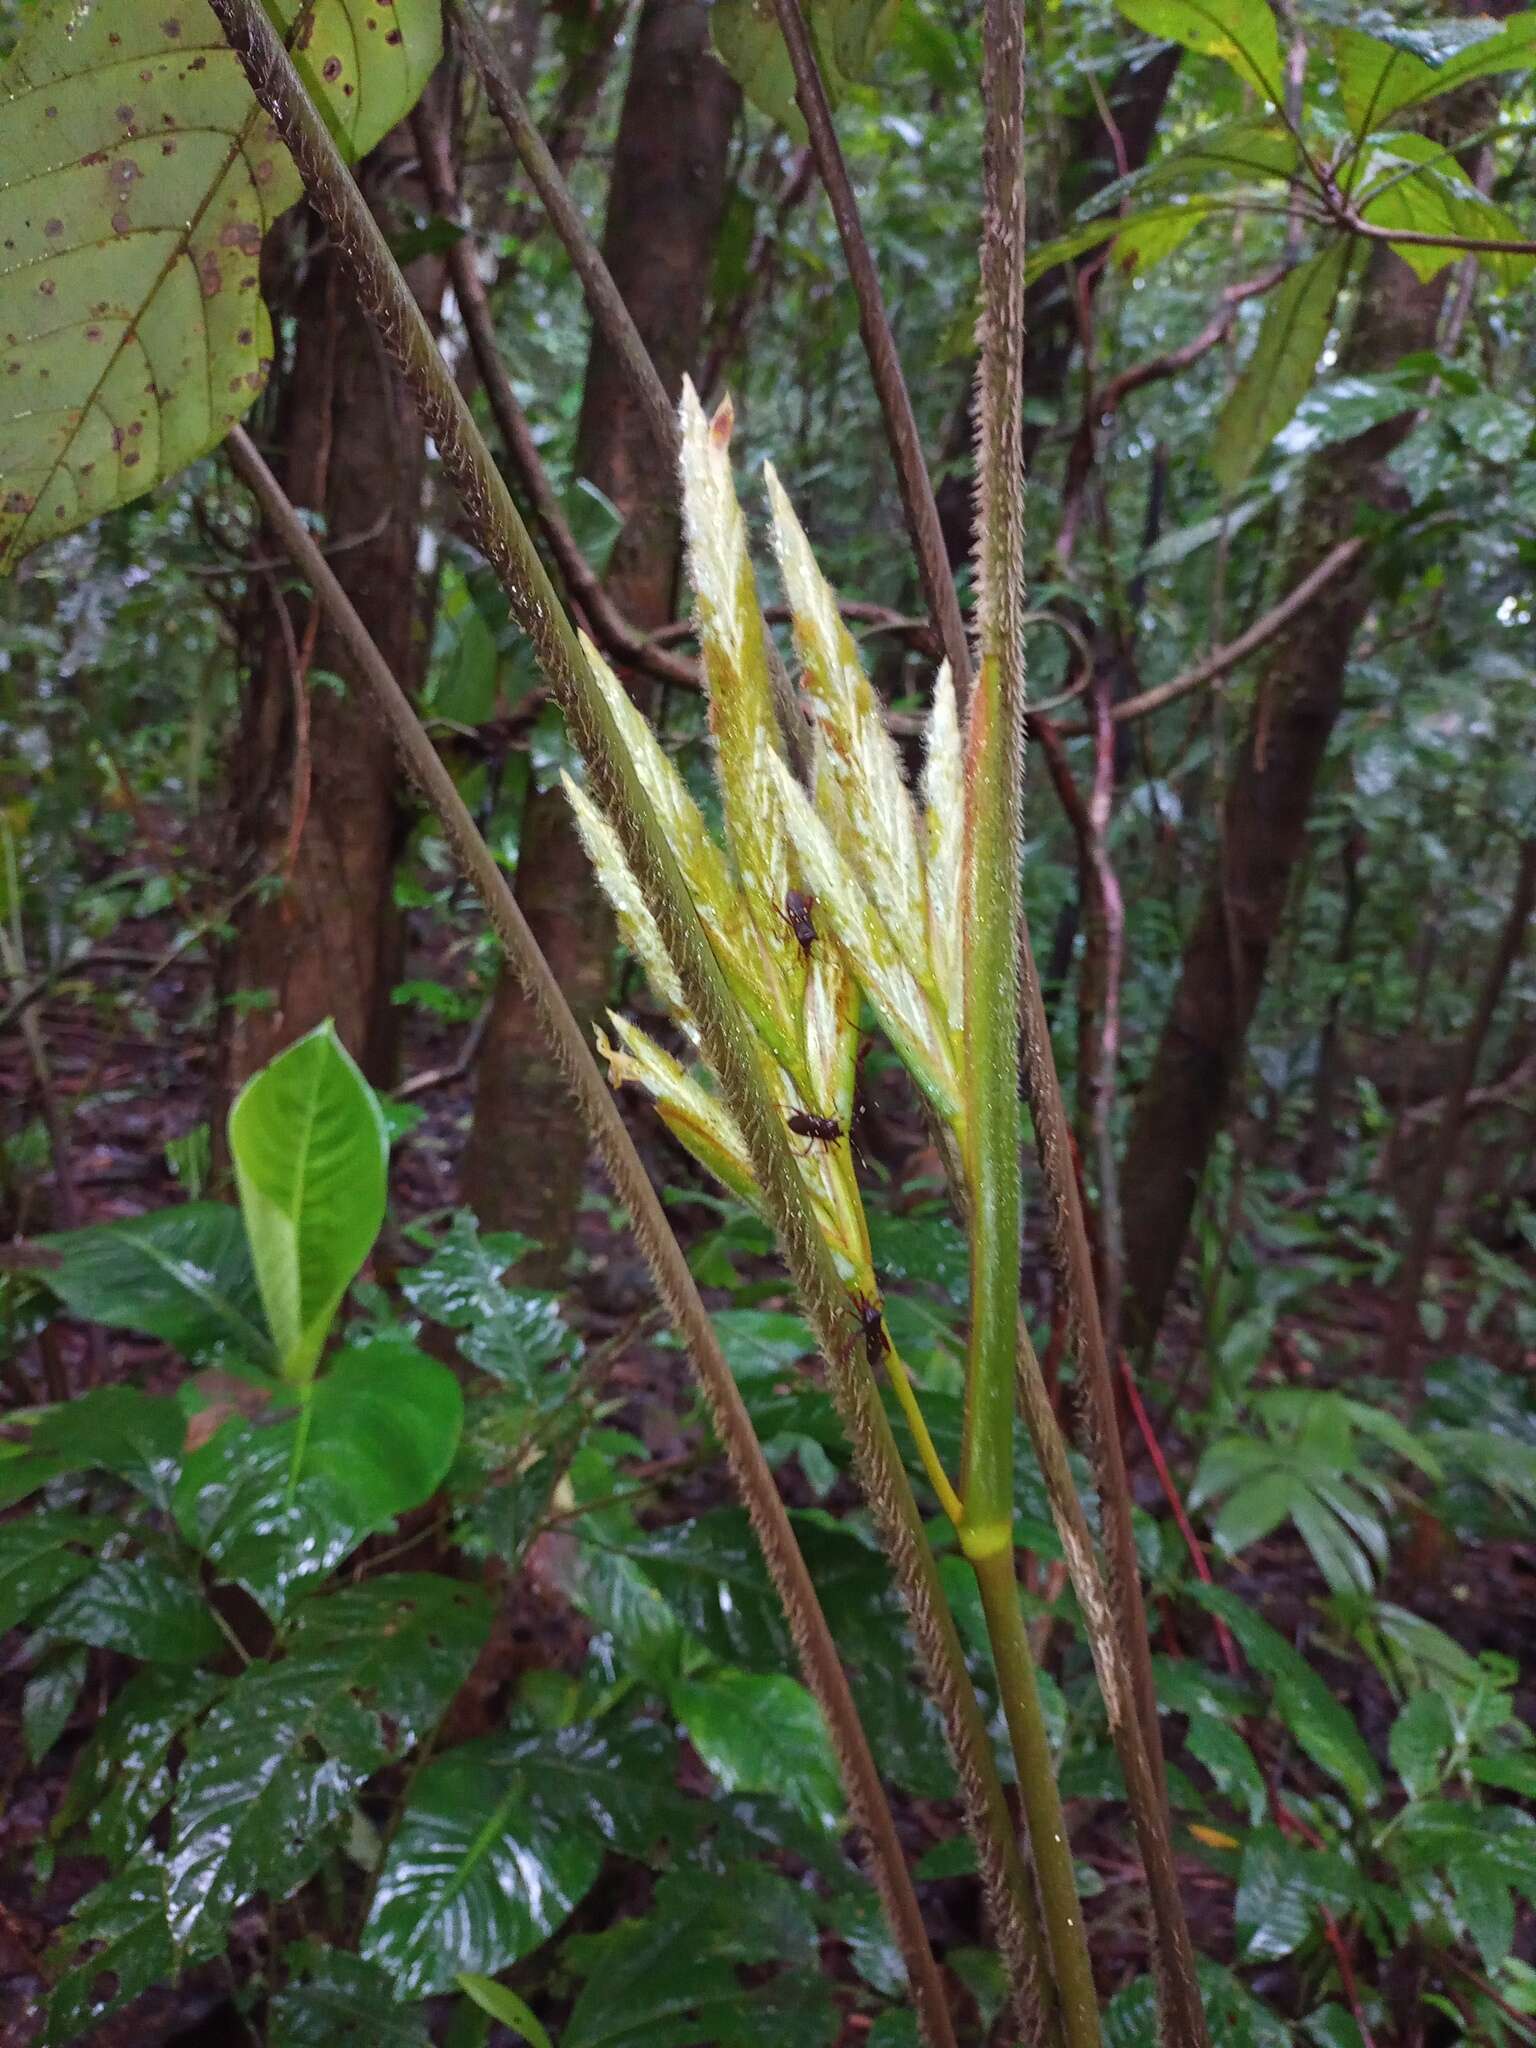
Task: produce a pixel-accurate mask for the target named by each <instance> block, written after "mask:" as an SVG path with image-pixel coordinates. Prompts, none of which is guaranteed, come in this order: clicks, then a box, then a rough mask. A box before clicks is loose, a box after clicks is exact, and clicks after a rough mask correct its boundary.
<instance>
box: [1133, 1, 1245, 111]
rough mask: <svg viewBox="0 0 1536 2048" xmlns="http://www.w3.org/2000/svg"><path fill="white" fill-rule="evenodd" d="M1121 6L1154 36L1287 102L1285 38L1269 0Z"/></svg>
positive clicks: (1147, 2)
mask: <svg viewBox="0 0 1536 2048" xmlns="http://www.w3.org/2000/svg"><path fill="white" fill-rule="evenodd" d="M1119 7H1120V12H1121V13H1122V14H1123V15H1124V16H1125V17H1126V19H1127V20H1128V21H1133V22H1134V23H1135V24H1136V26H1137V28H1142V29H1145V30H1146V31H1147V33H1148V35H1153V36H1164V37H1166V38H1167V40H1168V41H1169V42H1171V43H1182V44H1183V46H1184V48H1185V49H1186V50H1195V51H1198V53H1199V54H1200V55H1201V56H1202V57H1219V58H1220V59H1221V60H1222V62H1223V63H1224V64H1230V65H1231V67H1232V69H1233V70H1234V71H1235V72H1236V73H1237V75H1238V77H1239V78H1240V79H1241V80H1242V81H1243V83H1244V84H1245V85H1251V86H1252V87H1253V88H1254V89H1255V91H1257V92H1260V93H1262V94H1263V95H1264V97H1265V98H1266V99H1269V100H1273V101H1274V102H1275V104H1276V105H1277V106H1278V105H1280V104H1281V102H1282V101H1283V99H1284V96H1285V86H1284V74H1283V71H1282V68H1281V63H1280V37H1279V33H1278V31H1277V30H1276V28H1275V17H1274V15H1273V14H1272V13H1271V11H1270V8H1269V0H1119Z"/></svg>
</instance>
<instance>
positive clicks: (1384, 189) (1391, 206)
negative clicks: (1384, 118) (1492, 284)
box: [1359, 135, 1536, 291]
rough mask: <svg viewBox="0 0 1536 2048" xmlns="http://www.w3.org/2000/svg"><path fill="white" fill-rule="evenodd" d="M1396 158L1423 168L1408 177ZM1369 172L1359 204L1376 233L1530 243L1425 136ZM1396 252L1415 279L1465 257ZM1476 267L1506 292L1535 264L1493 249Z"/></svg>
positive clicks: (1412, 249) (1427, 248)
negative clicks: (1387, 231)
mask: <svg viewBox="0 0 1536 2048" xmlns="http://www.w3.org/2000/svg"><path fill="white" fill-rule="evenodd" d="M1393 157H1397V158H1406V159H1408V160H1409V161H1410V162H1412V161H1417V162H1419V163H1421V164H1422V165H1423V168H1422V169H1420V170H1417V171H1414V172H1412V173H1407V174H1405V173H1404V171H1403V168H1402V165H1401V164H1400V163H1398V164H1390V159H1391V158H1393ZM1389 165H1390V168H1388V166H1389ZM1371 170H1372V173H1373V175H1372V177H1371V180H1370V191H1369V192H1368V193H1367V194H1366V195H1365V196H1363V197H1362V198H1361V200H1360V202H1359V203H1360V213H1361V216H1362V218H1363V219H1365V220H1367V221H1369V222H1370V223H1371V225H1372V227H1377V228H1388V229H1391V228H1401V229H1405V230H1408V231H1410V232H1412V233H1414V234H1419V235H1445V236H1456V237H1464V238H1466V239H1468V240H1471V241H1473V242H1489V243H1493V242H1501V241H1516V242H1518V241H1521V240H1524V239H1528V237H1526V236H1525V235H1524V232H1523V230H1522V228H1521V225H1520V223H1519V221H1517V220H1516V219H1515V217H1514V215H1513V214H1512V213H1509V212H1508V211H1507V210H1506V209H1505V208H1504V207H1502V206H1498V205H1496V204H1495V203H1494V201H1493V200H1491V199H1485V198H1484V197H1483V195H1482V194H1481V193H1480V192H1479V191H1478V190H1477V188H1476V186H1475V185H1474V184H1473V183H1472V181H1471V179H1470V178H1469V177H1468V176H1467V174H1466V173H1465V171H1463V170H1462V169H1461V167H1460V165H1459V164H1457V163H1456V162H1455V161H1454V159H1448V158H1447V157H1446V155H1445V153H1444V151H1443V150H1441V149H1440V148H1438V147H1437V145H1435V144H1434V143H1432V142H1430V141H1429V139H1428V138H1427V137H1426V136H1421V135H1405V136H1399V137H1397V138H1396V140H1395V141H1394V142H1393V143H1392V145H1391V148H1390V150H1382V151H1377V152H1375V153H1374V155H1373V158H1372V164H1371ZM1384 170H1385V175H1382V173H1383V171H1384ZM1394 247H1395V248H1396V250H1397V253H1398V255H1400V256H1401V257H1402V259H1403V261H1404V262H1405V263H1406V264H1407V265H1408V266H1409V268H1410V269H1411V270H1412V271H1413V272H1414V273H1415V275H1416V276H1418V277H1421V278H1425V279H1428V278H1432V277H1436V276H1438V275H1439V273H1440V272H1441V271H1442V270H1444V269H1445V267H1446V265H1447V264H1450V263H1455V262H1457V261H1458V260H1459V259H1460V257H1461V256H1462V255H1463V254H1464V253H1465V251H1463V250H1461V249H1458V248H1456V247H1455V246H1454V245H1453V244H1451V243H1439V244H1437V243H1426V242H1397V243H1395V244H1394ZM1478 261H1479V262H1480V263H1481V264H1482V265H1483V268H1484V269H1485V270H1487V271H1488V273H1489V274H1490V276H1492V277H1493V278H1494V279H1495V281H1496V282H1497V283H1498V284H1499V285H1501V286H1502V287H1503V288H1504V289H1505V290H1506V291H1507V290H1510V289H1512V288H1513V287H1515V286H1516V285H1519V284H1521V283H1523V282H1524V281H1525V279H1526V278H1528V277H1529V276H1530V274H1531V270H1532V266H1533V264H1536V258H1533V257H1531V256H1523V255H1520V254H1518V253H1511V252H1510V251H1508V250H1500V249H1494V248H1490V249H1489V250H1488V251H1487V252H1486V253H1485V254H1481V255H1479V256H1478Z"/></svg>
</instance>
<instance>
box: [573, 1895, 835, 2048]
mask: <svg viewBox="0 0 1536 2048" xmlns="http://www.w3.org/2000/svg"><path fill="white" fill-rule="evenodd" d="M814 1943H815V1928H814V1924H813V1923H812V1922H811V1919H810V1916H809V1914H808V1913H807V1912H806V1909H805V1906H804V1904H803V1902H802V1901H801V1900H800V1899H799V1897H798V1896H797V1895H796V1894H795V1893H794V1892H793V1891H792V1890H791V1889H790V1887H789V1886H788V1885H787V1884H786V1883H785V1881H784V1879H783V1878H782V1877H780V1876H778V1875H777V1873H776V1872H774V1871H771V1870H767V1869H764V1868H763V1867H762V1866H761V1865H754V1864H751V1863H744V1864H741V1865H739V1866H737V1867H734V1868H733V1869H732V1870H731V1872H730V1874H729V1877H728V1878H727V1877H726V1876H725V1875H724V1874H723V1873H719V1872H715V1871H711V1870H705V1869H699V1868H697V1867H691V1868H685V1869H678V1870H674V1871H672V1872H670V1873H669V1874H668V1875H667V1876H666V1877H664V1878H662V1879H661V1880H660V1882H659V1883H658V1884H657V1886H656V1893H655V1904H654V1908H653V1910H652V1911H651V1912H650V1913H649V1914H647V1915H646V1916H645V1917H644V1918H643V1919H638V1920H625V1921H621V1922H620V1923H619V1924H618V1925H617V1926H616V1927H611V1928H609V1929H607V1930H606V1931H605V1932H603V1933H601V1934H598V1935H584V1936H580V1937H578V1938H577V1939H576V1940H575V1941H573V1942H571V1943H570V1944H569V1946H568V1949H567V1954H568V1956H569V1959H570V1961H571V1963H572V1966H573V1967H574V1968H575V1970H576V1971H577V1973H578V1974H579V1975H581V1976H584V1977H585V1978H586V1983H585V1984H584V1985H583V1987H582V1990H581V1993H580V1995H579V1996H578V1998H577V2000H576V2003H575V2006H574V2007H573V2008H572V2011H571V2016H570V2018H569V2020H568V2021H567V2022H566V2025H565V2029H564V2031H563V2032H562V2034H561V2036H560V2048H775V2044H779V2043H787V2042H791V2041H792V2042H794V2043H795V2044H796V2048H818V2044H821V2043H826V2042H829V2041H830V2040H831V2039H832V2036H833V2034H834V2033H835V2031H836V2013H835V2009H834V2008H833V2006H832V2003H831V1999H830V1995H829V1993H830V1986H829V1985H828V1984H827V1983H826V1981H825V1980H824V1979H823V1978H821V1977H820V1976H819V1975H812V1974H810V1970H809V1967H808V1966H809V1965H812V1964H814V1962H815V1960H816V1951H815V1946H814ZM786 1961H789V1962H791V1963H792V1964H794V1965H796V1966H797V1967H794V1968H792V1969H790V1970H788V1971H785V1972H784V1973H783V1974H782V1975H780V1976H778V1977H776V1978H772V1979H770V1980H769V1981H768V1982H767V1983H760V1984H757V1985H755V1986H750V1987H749V1986H747V1985H745V1984H744V1983H743V1982H742V1980H741V1979H740V1978H739V1977H738V1976H737V1974H736V1972H737V1969H738V1967H740V1966H743V1965H760V1964H766V1963H776V1964H780V1965H782V1964H784V1963H785V1962H786Z"/></svg>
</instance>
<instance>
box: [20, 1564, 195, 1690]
mask: <svg viewBox="0 0 1536 2048" xmlns="http://www.w3.org/2000/svg"><path fill="white" fill-rule="evenodd" d="M47 1619H48V1627H49V1630H50V1631H51V1632H52V1633H54V1634H56V1635H59V1636H62V1637H64V1638H65V1639H66V1640H68V1641H71V1642H77V1643H89V1644H90V1645H91V1646H92V1647H93V1648H95V1649H98V1650H117V1651H119V1652H120V1653H121V1654H122V1655H123V1656H125V1657H140V1658H142V1659H143V1660H144V1661H145V1663H148V1664H200V1663H201V1662H202V1661H203V1660H204V1658H206V1657H212V1656H216V1655H217V1654H218V1652H219V1651H220V1650H221V1649H222V1648H223V1647H224V1637H223V1635H222V1634H221V1633H220V1631H219V1627H218V1624H217V1623H216V1622H215V1621H214V1619H213V1616H212V1614H210V1612H209V1611H208V1603H207V1601H206V1600H205V1599H204V1597H203V1594H202V1591H201V1589H200V1588H199V1587H198V1585H197V1584H196V1582H195V1581H194V1580H192V1579H190V1578H189V1577H188V1576H187V1575H186V1573H185V1572H179V1571H176V1570H174V1569H173V1568H172V1567H171V1566H170V1565H167V1564H162V1563H161V1562H160V1561H159V1559H157V1558H153V1557H119V1558H113V1559H111V1560H109V1561H108V1562H106V1563H102V1564H95V1565H93V1566H92V1568H91V1570H90V1571H89V1572H88V1573H87V1574H86V1576H85V1577H84V1578H82V1579H79V1580H77V1581H76V1583H75V1584H74V1585H73V1586H71V1587H70V1588H69V1590H68V1591H67V1592H66V1593H65V1594H64V1595H63V1597H62V1598H61V1599H59V1600H56V1601H55V1602H54V1604H53V1606H52V1607H51V1608H50V1609H49V1610H48V1617H47Z"/></svg>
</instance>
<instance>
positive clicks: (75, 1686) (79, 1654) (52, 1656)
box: [21, 1645, 86, 1764]
mask: <svg viewBox="0 0 1536 2048" xmlns="http://www.w3.org/2000/svg"><path fill="white" fill-rule="evenodd" d="M85 1666H86V1653H85V1651H84V1650H83V1649H80V1648H76V1647H75V1646H73V1645H66V1646H64V1647H62V1648H59V1649H55V1650H49V1651H47V1652H46V1653H45V1654H44V1655H43V1657H42V1658H41V1659H40V1660H39V1662H38V1666H37V1669H36V1670H35V1671H34V1672H33V1674H32V1676H31V1677H30V1678H29V1679H28V1680H27V1683H26V1689H25V1691H24V1692H23V1693H22V1696H21V1732H22V1737H23V1739H24V1741H25V1742H26V1745H27V1755H28V1757H29V1758H30V1759H31V1761H32V1762H33V1763H34V1764H36V1763H41V1761H42V1760H43V1758H44V1757H45V1756H46V1755H47V1754H48V1752H49V1750H50V1749H52V1747H53V1745H54V1744H55V1743H56V1742H57V1741H58V1739H59V1737H60V1736H61V1735H62V1734H63V1733H64V1730H65V1729H66V1728H67V1727H68V1725H69V1717H70V1715H71V1714H72V1713H73V1712H74V1711H75V1703H76V1701H77V1700H78V1699H79V1697H80V1692H81V1688H82V1687H83V1686H84V1684H85Z"/></svg>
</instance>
